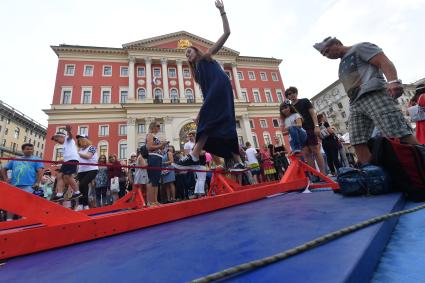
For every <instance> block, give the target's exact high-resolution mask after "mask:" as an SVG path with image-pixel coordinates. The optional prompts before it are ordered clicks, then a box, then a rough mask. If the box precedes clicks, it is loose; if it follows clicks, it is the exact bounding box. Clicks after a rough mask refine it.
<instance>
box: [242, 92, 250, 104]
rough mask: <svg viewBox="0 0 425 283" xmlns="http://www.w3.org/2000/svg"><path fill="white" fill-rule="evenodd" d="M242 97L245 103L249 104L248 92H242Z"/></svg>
mask: <svg viewBox="0 0 425 283" xmlns="http://www.w3.org/2000/svg"><path fill="white" fill-rule="evenodd" d="M241 96H242V97H241V98H242V101H243V102H248V96H247V94H246V90H242V91H241Z"/></svg>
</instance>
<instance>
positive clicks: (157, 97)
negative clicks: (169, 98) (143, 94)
mask: <svg viewBox="0 0 425 283" xmlns="http://www.w3.org/2000/svg"><path fill="white" fill-rule="evenodd" d="M162 102H163V95H162V89H160V88H157V89H155V98H154V100H153V103H162Z"/></svg>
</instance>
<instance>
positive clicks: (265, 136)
mask: <svg viewBox="0 0 425 283" xmlns="http://www.w3.org/2000/svg"><path fill="white" fill-rule="evenodd" d="M263 138H264V143H265V144H267V145H269V144H271V139H270V135H269V134H263Z"/></svg>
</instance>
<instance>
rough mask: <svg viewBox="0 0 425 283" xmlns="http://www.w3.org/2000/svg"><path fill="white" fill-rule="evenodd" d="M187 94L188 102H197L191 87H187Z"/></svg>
mask: <svg viewBox="0 0 425 283" xmlns="http://www.w3.org/2000/svg"><path fill="white" fill-rule="evenodd" d="M185 95H186V101H187V103H195V98H194V97H193V91H192V89H190V88H188V89H186V91H185Z"/></svg>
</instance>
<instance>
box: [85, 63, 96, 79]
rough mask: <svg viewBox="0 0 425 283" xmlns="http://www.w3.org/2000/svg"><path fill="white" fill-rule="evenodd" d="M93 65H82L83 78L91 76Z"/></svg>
mask: <svg viewBox="0 0 425 283" xmlns="http://www.w3.org/2000/svg"><path fill="white" fill-rule="evenodd" d="M93 70H94V67H93V65H84V74H83V75H84V76H85V77H92V76H93Z"/></svg>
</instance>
